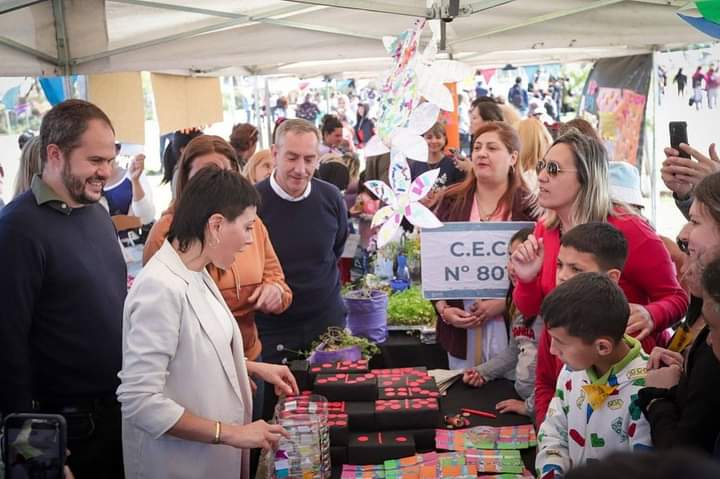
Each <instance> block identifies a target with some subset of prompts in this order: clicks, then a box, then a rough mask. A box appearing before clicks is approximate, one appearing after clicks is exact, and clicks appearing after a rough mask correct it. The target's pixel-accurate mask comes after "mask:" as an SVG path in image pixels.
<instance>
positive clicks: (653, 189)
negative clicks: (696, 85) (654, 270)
mask: <svg viewBox="0 0 720 479" xmlns="http://www.w3.org/2000/svg"><path fill="white" fill-rule="evenodd" d="M656 68H657V51H656V50H655V48H653V52H652V72H651V74H650V85H651V91H652V93H653V95H652V96H653V102H652V104H653V107H652V125H653V128H652V145H651V146H650V151H651V155H652V156H651V159H650V221H651V222H652V224H653V225H655V228H657V208H658V189H657V173H658V172H657V141H656V137H657V135H656V130H657V123H656V120H657V100H658V98H656V97H657V87H658V86H659V85H657V78H656V75H655V69H656Z"/></svg>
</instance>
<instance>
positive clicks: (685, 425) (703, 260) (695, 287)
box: [640, 173, 720, 454]
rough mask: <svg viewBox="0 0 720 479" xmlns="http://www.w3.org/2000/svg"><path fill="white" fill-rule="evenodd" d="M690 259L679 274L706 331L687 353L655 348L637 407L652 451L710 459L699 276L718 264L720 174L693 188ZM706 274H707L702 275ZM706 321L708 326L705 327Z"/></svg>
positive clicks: (715, 401) (707, 355)
mask: <svg viewBox="0 0 720 479" xmlns="http://www.w3.org/2000/svg"><path fill="white" fill-rule="evenodd" d="M686 234H687V241H688V251H689V253H690V256H689V258H688V261H687V262H686V266H685V272H686V277H687V279H688V281H687V283H688V286H689V288H690V294H692V295H693V296H695V297H697V298H703V301H702V303H703V304H702V306H701V311H702V315H703V319H702V321H703V323H704V324H706V326H705V327H704V328H703V329H702V330H701V331H700V332H699V333H698V335H697V337H696V338H695V340H694V341H693V343H692V345H691V346H690V348H689V351H688V353H687V359H684V358H683V356H682V355H681V354H679V353H676V352H672V351H668V350H666V349H663V348H655V349H654V350H653V351H652V353H651V355H650V362H649V363H648V377H647V379H646V386H647V388H645V389H643V390H641V391H640V407H641V408H642V410H643V413H644V414H645V417H647V419H648V421H649V422H650V427H651V430H652V438H653V444H654V445H655V447H656V448H657V449H661V450H668V449H674V448H677V447H692V448H697V449H700V450H703V451H705V452H706V453H708V454H712V453H713V450H714V448H715V440H716V438H717V436H718V434H719V433H720V415H718V414H717V411H718V410H719V409H720V362H719V361H718V358H717V357H716V355H715V354H713V347H712V346H711V344H712V343H713V338H714V336H713V337H712V338H711V337H710V335H711V334H712V333H713V332H714V331H713V327H714V326H716V325H717V323H716V322H715V321H714V320H715V318H716V316H714V313H716V311H714V310H713V303H712V302H711V304H708V305H705V301H704V298H706V297H707V295H706V294H705V293H704V291H703V285H702V278H703V274H704V272H703V270H706V267H707V266H708V265H709V264H711V263H712V262H713V261H715V260H717V259H718V258H720V249H719V248H718V246H719V245H720V173H714V174H712V175H710V176H708V177H707V178H705V179H704V180H702V181H701V182H700V183H699V184H698V186H697V187H696V188H695V201H694V202H693V204H692V206H691V207H690V222H689V225H688V228H687V231H686ZM708 274H710V273H708ZM706 316H708V317H709V322H708V317H706Z"/></svg>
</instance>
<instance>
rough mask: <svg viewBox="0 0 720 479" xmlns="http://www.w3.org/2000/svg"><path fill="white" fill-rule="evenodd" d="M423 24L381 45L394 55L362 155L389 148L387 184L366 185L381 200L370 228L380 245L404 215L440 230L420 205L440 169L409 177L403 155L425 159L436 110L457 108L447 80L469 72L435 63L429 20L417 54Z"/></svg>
mask: <svg viewBox="0 0 720 479" xmlns="http://www.w3.org/2000/svg"><path fill="white" fill-rule="evenodd" d="M426 24H427V22H426V21H425V20H418V21H417V22H416V23H415V26H414V28H412V29H410V30H407V31H405V32H403V33H402V34H401V35H400V36H399V37H397V38H389V39H385V40H384V43H385V48H386V49H387V50H388V52H389V53H390V54H391V55H392V57H393V58H394V59H395V64H394V66H393V68H392V69H391V70H390V71H389V73H388V75H387V78H386V79H385V81H384V82H382V85H383V86H382V94H381V96H380V99H379V105H380V114H379V116H378V121H377V122H376V123H375V125H376V128H377V134H376V135H375V136H373V137H372V138H371V139H370V141H368V143H367V145H366V146H365V155H366V156H376V155H382V154H384V153H388V152H390V154H391V156H390V158H391V159H390V171H389V179H390V185H389V186H388V185H386V184H385V183H383V182H382V181H368V182H366V183H365V184H366V186H367V187H368V188H369V189H370V191H372V192H373V193H375V195H376V196H377V197H378V198H379V199H380V200H381V201H382V202H384V203H385V205H386V206H384V207H383V208H381V209H380V210H379V211H378V212H377V213H376V214H375V216H374V217H373V221H372V226H373V227H376V226H380V225H382V226H381V227H380V230H379V231H378V247H383V246H384V245H386V244H387V243H389V242H390V241H392V240H393V238H394V237H395V235H396V234H397V232H398V230H399V228H400V224H401V223H402V220H403V218H407V219H408V221H410V223H412V224H413V225H415V226H418V227H421V228H439V227H441V226H442V223H441V222H440V220H438V219H437V218H436V217H435V215H434V214H433V213H432V212H431V211H430V210H429V209H427V208H426V207H425V206H423V205H422V204H420V200H421V199H422V198H423V197H425V195H427V194H428V193H429V192H430V190H431V189H432V187H433V185H434V184H435V180H436V179H437V177H438V173H439V170H437V169H435V170H431V171H428V172H426V173H424V174H422V175H420V176H419V177H418V178H416V179H415V181H413V182H412V183H411V181H410V167H409V166H408V163H407V159H408V158H411V159H413V160H415V161H421V162H427V159H428V147H427V143H426V142H425V139H424V138H422V134H423V133H425V132H426V131H428V130H429V129H430V128H431V127H432V126H433V124H434V123H435V122H436V121H437V119H438V116H439V114H440V110H441V109H442V110H446V111H452V110H453V109H454V107H455V103H454V99H453V96H452V93H451V92H450V90H449V89H448V88H447V87H446V86H445V85H444V83H446V82H455V81H461V80H463V79H465V78H466V77H468V76H470V75H472V73H473V71H472V69H470V68H469V67H468V66H466V65H464V64H462V63H460V62H456V61H450V60H440V61H435V55H436V54H437V44H438V39H439V35H440V33H439V26H438V24H437V23H431V24H430V26H431V30H432V32H433V34H432V39H431V40H430V42H429V43H428V45H427V46H426V47H425V50H424V51H423V53H422V54H420V53H419V43H420V35H421V33H422V31H423V29H424V28H425V26H426Z"/></svg>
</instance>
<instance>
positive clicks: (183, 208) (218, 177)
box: [167, 165, 260, 252]
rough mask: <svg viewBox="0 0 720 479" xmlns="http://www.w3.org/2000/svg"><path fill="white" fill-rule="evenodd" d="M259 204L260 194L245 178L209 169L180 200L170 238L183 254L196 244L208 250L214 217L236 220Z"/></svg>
mask: <svg viewBox="0 0 720 479" xmlns="http://www.w3.org/2000/svg"><path fill="white" fill-rule="evenodd" d="M258 205H260V195H259V193H258V192H257V190H256V189H255V187H254V186H253V185H252V184H251V183H250V181H248V180H247V179H246V178H245V177H244V176H242V175H241V174H240V173H238V172H237V171H233V170H223V169H220V168H218V167H217V166H214V165H211V166H208V167H206V168H203V169H202V170H200V171H199V172H198V173H197V174H196V175H195V176H193V178H192V179H191V180H190V182H189V183H188V185H187V187H186V188H185V191H184V192H183V194H182V196H181V197H180V198H179V200H178V202H177V205H176V207H175V213H174V215H173V221H172V224H171V225H170V232H169V233H168V237H167V239H168V241H170V242H173V241H175V240H177V241H178V245H179V248H180V251H182V252H185V251H187V250H188V248H190V246H191V245H192V244H193V242H195V241H200V244H201V245H202V246H203V247H205V227H206V226H207V222H208V219H210V217H211V216H212V215H214V214H216V213H218V214H221V215H222V216H224V217H225V219H227V220H228V221H234V220H235V219H236V218H237V217H238V216H240V215H241V214H243V212H244V211H245V210H246V209H247V208H249V207H251V206H255V207H257V206H258Z"/></svg>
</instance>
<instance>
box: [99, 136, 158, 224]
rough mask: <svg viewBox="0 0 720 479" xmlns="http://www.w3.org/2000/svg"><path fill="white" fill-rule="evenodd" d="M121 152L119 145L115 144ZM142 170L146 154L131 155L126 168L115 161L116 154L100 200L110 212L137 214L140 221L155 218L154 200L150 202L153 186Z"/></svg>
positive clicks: (146, 221)
mask: <svg viewBox="0 0 720 479" xmlns="http://www.w3.org/2000/svg"><path fill="white" fill-rule="evenodd" d="M117 151H118V153H119V152H120V145H119V144H118V145H117ZM144 170H145V155H143V154H139V155H135V156H133V157H132V158H130V163H129V165H128V168H127V169H125V168H123V167H122V166H120V164H119V163H118V160H117V158H115V159H113V162H112V174H111V175H110V178H108V181H107V184H106V185H105V186H104V187H103V199H102V200H101V202H103V203H104V206H107V209H108V212H109V213H110V216H115V215H130V216H137V217H138V218H140V222H141V223H142V224H143V225H147V224H150V223H152V222H153V221H155V203H154V202H153V196H152V187H151V186H150V182H149V181H148V179H147V177H146V176H145V175H144V174H143V173H144Z"/></svg>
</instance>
